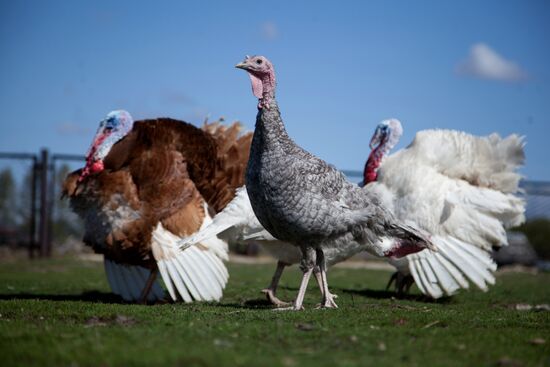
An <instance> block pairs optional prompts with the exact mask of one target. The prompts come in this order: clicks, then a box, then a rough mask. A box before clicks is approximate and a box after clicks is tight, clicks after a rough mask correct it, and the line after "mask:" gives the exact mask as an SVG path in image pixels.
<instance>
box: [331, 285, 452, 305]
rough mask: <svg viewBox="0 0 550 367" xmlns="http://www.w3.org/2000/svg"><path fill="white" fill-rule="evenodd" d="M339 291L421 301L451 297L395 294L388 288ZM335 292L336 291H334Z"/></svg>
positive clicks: (446, 299)
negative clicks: (437, 297) (434, 297)
mask: <svg viewBox="0 0 550 367" xmlns="http://www.w3.org/2000/svg"><path fill="white" fill-rule="evenodd" d="M339 291H341V292H343V293H347V294H351V295H357V296H361V297H365V298H374V299H391V298H395V299H398V300H407V301H416V302H423V303H449V302H450V301H451V299H452V298H451V297H442V298H439V299H437V300H436V299H433V298H430V297H427V296H425V295H423V294H397V292H394V291H388V290H379V289H368V288H367V289H343V288H342V289H340V290H339ZM335 292H336V291H335Z"/></svg>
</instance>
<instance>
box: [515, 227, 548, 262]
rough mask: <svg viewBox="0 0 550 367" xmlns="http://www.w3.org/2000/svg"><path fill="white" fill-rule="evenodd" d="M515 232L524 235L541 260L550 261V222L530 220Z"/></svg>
mask: <svg viewBox="0 0 550 367" xmlns="http://www.w3.org/2000/svg"><path fill="white" fill-rule="evenodd" d="M513 230H514V231H516V232H522V233H524V234H525V235H526V236H527V238H528V239H529V242H530V243H531V245H532V246H533V248H534V249H535V251H536V252H537V254H538V255H539V256H540V257H541V258H543V259H546V260H549V259H550V220H548V219H543V218H540V219H534V220H530V221H528V222H525V223H524V224H523V225H521V226H519V227H517V228H514V229H513Z"/></svg>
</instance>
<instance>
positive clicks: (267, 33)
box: [261, 21, 279, 41]
mask: <svg viewBox="0 0 550 367" xmlns="http://www.w3.org/2000/svg"><path fill="white" fill-rule="evenodd" d="M261 31H262V37H263V38H264V39H265V40H267V41H274V40H276V39H277V38H279V29H278V28H277V25H276V24H275V23H273V22H271V21H267V22H264V23H262V25H261Z"/></svg>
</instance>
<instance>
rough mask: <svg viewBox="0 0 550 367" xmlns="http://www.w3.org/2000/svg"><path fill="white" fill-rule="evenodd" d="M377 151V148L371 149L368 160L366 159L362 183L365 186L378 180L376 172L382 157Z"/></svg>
mask: <svg viewBox="0 0 550 367" xmlns="http://www.w3.org/2000/svg"><path fill="white" fill-rule="evenodd" d="M378 150H379V148H378V147H377V148H375V149H373V150H372V152H371V153H370V155H369V159H367V163H365V169H364V170H363V183H364V184H365V185H366V184H368V183H371V182H374V181H376V179H377V178H378V173H377V172H376V171H377V170H378V167H379V166H380V161H381V160H382V155H381V154H378Z"/></svg>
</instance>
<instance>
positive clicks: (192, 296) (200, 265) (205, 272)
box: [151, 211, 228, 302]
mask: <svg viewBox="0 0 550 367" xmlns="http://www.w3.org/2000/svg"><path fill="white" fill-rule="evenodd" d="M206 212H207V211H206ZM210 222H211V218H210V217H209V216H208V215H207V216H206V219H205V221H204V222H203V224H202V227H201V228H205V227H206V226H207V225H208V224H209V223H210ZM179 242H180V238H179V237H178V236H176V235H174V234H173V233H171V232H170V231H168V230H166V229H165V228H164V227H163V226H162V224H161V223H158V225H157V227H156V228H155V230H154V231H153V236H152V243H151V248H152V251H153V256H154V258H155V260H156V261H157V264H158V265H159V270H160V274H161V277H162V279H163V280H164V282H165V284H166V287H167V289H168V292H169V293H170V296H171V297H172V299H173V300H176V299H177V298H178V296H179V297H180V298H182V299H183V300H184V301H185V302H192V301H193V300H197V301H214V300H219V299H220V298H221V297H222V294H223V289H224V288H225V285H226V284H227V280H228V273H227V269H226V268H225V265H224V264H223V262H222V260H221V259H227V244H226V243H225V242H223V241H221V240H220V239H218V238H216V237H209V238H203V239H202V240H201V241H200V244H197V245H191V246H183V247H181V248H180V245H179ZM176 291H177V292H176Z"/></svg>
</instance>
